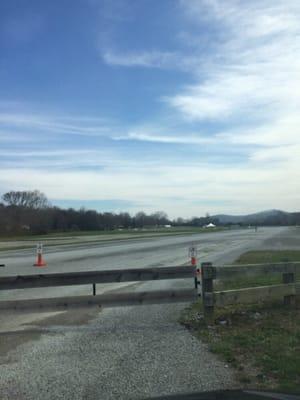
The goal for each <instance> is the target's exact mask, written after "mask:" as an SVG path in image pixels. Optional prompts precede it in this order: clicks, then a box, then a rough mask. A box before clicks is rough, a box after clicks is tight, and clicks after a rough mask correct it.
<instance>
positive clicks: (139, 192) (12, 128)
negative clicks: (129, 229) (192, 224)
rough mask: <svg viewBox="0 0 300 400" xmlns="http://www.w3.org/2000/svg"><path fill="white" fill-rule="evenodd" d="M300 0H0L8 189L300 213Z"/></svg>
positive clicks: (2, 174)
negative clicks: (49, 0)
mask: <svg viewBox="0 0 300 400" xmlns="http://www.w3.org/2000/svg"><path fill="white" fill-rule="evenodd" d="M299 18H300V3H299V1H298V0H297V1H296V0H290V1H283V0H278V1H276V2H273V1H271V0H260V1H258V0H253V1H251V2H245V1H238V0H232V1H224V0H222V1H218V0H162V1H152V0H114V1H109V0H82V1H80V0H76V1H71V0H60V1H51V2H46V1H37V0H36V1H33V0H28V1H26V2H23V1H21V0H18V1H17V0H11V1H9V2H1V4H0V194H1V193H4V192H6V191H8V190H33V189H39V190H41V191H43V192H44V193H45V194H46V195H47V197H48V198H49V199H50V200H51V202H52V203H53V204H57V205H61V206H64V207H69V206H70V207H71V206H72V207H76V208H78V207H80V206H81V205H84V206H86V207H91V208H96V209H98V210H106V211H111V210H112V211H129V212H131V213H133V212H136V211H139V210H144V211H146V212H153V211H156V210H164V211H166V212H167V213H168V214H169V215H170V216H171V217H175V216H184V217H190V216H194V215H203V214H205V213H206V212H209V213H212V214H213V213H236V214H240V213H248V212H253V211H258V210H262V209H270V208H280V209H285V210H288V211H292V210H299V200H300V168H299V156H300V132H299V126H300V124H299V122H300V112H299V109H300V26H299V23H298V21H299Z"/></svg>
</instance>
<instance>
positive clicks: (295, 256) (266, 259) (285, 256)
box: [235, 250, 300, 264]
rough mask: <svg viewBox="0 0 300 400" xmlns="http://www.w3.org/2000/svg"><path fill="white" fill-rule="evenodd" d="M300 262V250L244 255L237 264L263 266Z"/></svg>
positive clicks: (255, 252)
mask: <svg viewBox="0 0 300 400" xmlns="http://www.w3.org/2000/svg"><path fill="white" fill-rule="evenodd" d="M292 261H299V262H300V250H258V251H247V252H246V253H244V254H242V255H241V256H240V257H239V258H238V259H237V260H236V262H235V263H236V264H262V263H277V262H292Z"/></svg>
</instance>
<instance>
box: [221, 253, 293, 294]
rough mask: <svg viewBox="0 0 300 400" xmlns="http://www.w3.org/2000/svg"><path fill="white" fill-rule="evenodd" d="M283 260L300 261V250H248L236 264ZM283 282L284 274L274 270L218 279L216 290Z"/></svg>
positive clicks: (280, 261) (279, 261) (266, 262)
mask: <svg viewBox="0 0 300 400" xmlns="http://www.w3.org/2000/svg"><path fill="white" fill-rule="evenodd" d="M282 262H300V251H299V250H257V251H248V252H246V253H244V254H242V255H241V256H240V257H239V258H238V259H237V260H236V261H235V263H234V264H237V265H243V264H244V265H249V268H251V264H268V263H282ZM295 279H296V281H300V267H299V268H298V272H296V277H295ZM281 283H282V274H281V273H276V272H274V273H273V274H267V275H266V274H261V275H255V276H247V274H246V273H245V277H243V278H236V279H235V278H234V276H233V277H232V279H228V280H226V281H223V282H222V281H216V284H215V290H229V289H242V288H247V287H257V286H267V285H278V284H281Z"/></svg>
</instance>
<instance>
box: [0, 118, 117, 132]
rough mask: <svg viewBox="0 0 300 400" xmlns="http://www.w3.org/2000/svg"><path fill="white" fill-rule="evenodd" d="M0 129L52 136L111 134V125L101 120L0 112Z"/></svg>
mask: <svg viewBox="0 0 300 400" xmlns="http://www.w3.org/2000/svg"><path fill="white" fill-rule="evenodd" d="M0 128H1V129H2V131H5V130H14V129H20V130H22V131H23V132H24V131H26V130H29V129H31V130H36V131H39V132H47V133H53V134H68V135H83V136H99V135H100V136H101V135H105V134H108V133H109V132H111V129H112V123H111V122H108V121H107V120H105V119H101V118H89V117H74V116H68V115H56V116H55V115H54V116H53V115H43V114H38V113H19V112H13V113H9V112H0Z"/></svg>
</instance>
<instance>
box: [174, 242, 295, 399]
mask: <svg viewBox="0 0 300 400" xmlns="http://www.w3.org/2000/svg"><path fill="white" fill-rule="evenodd" d="M293 261H300V251H296V250H284V251H281V250H280V251H250V252H247V253H244V254H242V255H241V256H240V257H239V258H238V260H237V261H236V264H239V265H242V264H261V263H276V262H293ZM249 268H250V267H249ZM299 279H300V276H299V274H298V275H296V280H299ZM281 282H282V276H281V274H274V275H272V276H265V275H259V276H255V277H249V278H248V277H245V278H239V279H232V280H230V281H225V282H218V281H217V282H216V284H215V289H216V290H226V289H240V288H244V287H254V286H263V285H272V284H277V283H281ZM180 322H181V323H182V324H184V325H185V326H186V327H187V328H188V329H190V330H191V331H192V332H193V334H195V335H196V336H197V337H198V338H200V339H202V340H204V341H205V342H207V343H208V345H209V348H210V350H211V351H212V352H214V353H216V354H218V355H219V356H220V357H221V358H222V359H223V360H224V361H225V362H227V363H228V364H229V365H231V366H233V367H235V368H236V370H237V377H238V379H239V380H240V382H241V383H242V384H243V385H244V386H245V387H248V388H249V387H250V388H259V389H276V390H282V391H291V392H296V391H297V390H298V392H299V388H300V309H299V304H298V305H297V307H296V308H294V309H292V308H287V307H285V306H283V305H282V304H281V303H277V304H254V305H251V306H246V305H236V306H228V307H224V308H219V309H218V308H217V309H216V310H215V313H214V317H213V319H212V320H210V321H207V320H205V319H204V316H203V310H202V303H200V302H199V303H195V304H193V305H191V306H190V307H189V308H188V309H186V310H184V312H183V313H182V315H181V318H180Z"/></svg>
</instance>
